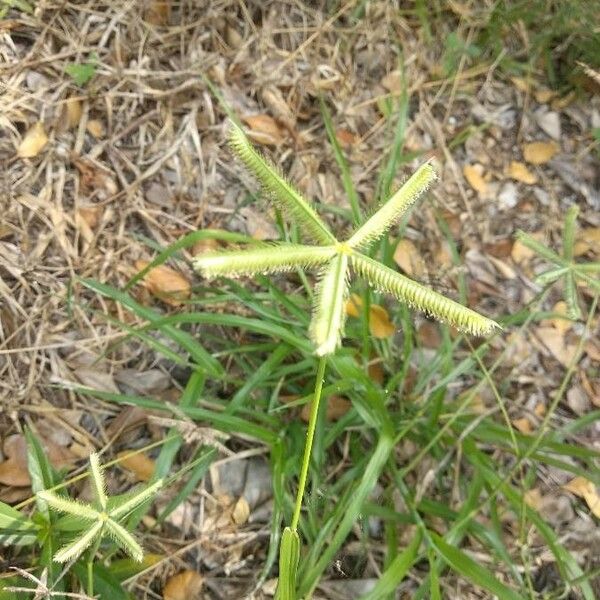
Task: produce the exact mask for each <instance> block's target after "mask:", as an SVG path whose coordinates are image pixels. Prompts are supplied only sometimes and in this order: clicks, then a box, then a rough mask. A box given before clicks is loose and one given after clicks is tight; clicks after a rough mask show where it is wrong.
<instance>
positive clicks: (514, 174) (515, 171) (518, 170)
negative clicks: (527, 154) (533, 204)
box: [508, 160, 538, 185]
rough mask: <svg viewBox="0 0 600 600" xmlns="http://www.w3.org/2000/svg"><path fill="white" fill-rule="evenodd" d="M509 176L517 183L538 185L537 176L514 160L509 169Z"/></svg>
mask: <svg viewBox="0 0 600 600" xmlns="http://www.w3.org/2000/svg"><path fill="white" fill-rule="evenodd" d="M508 176H509V177H511V178H512V179H515V180H516V181H520V182H522V183H526V184H527V185H533V184H534V183H537V180H538V178H537V175H536V174H535V173H532V172H531V171H530V170H529V169H528V168H527V166H526V165H525V164H524V163H522V162H518V161H516V160H513V161H512V162H511V163H510V166H509V167H508Z"/></svg>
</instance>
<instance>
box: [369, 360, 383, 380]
mask: <svg viewBox="0 0 600 600" xmlns="http://www.w3.org/2000/svg"><path fill="white" fill-rule="evenodd" d="M367 374H368V375H369V377H370V378H371V379H372V380H373V381H374V382H375V383H378V384H379V385H383V380H384V378H385V371H384V370H383V364H382V361H381V359H379V358H375V359H373V360H371V361H369V364H368V366H367Z"/></svg>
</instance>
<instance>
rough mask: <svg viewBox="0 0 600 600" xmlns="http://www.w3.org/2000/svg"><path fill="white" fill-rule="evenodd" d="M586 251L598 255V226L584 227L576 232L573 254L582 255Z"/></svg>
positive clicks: (599, 251)
mask: <svg viewBox="0 0 600 600" xmlns="http://www.w3.org/2000/svg"><path fill="white" fill-rule="evenodd" d="M588 252H592V253H594V254H596V255H600V227H586V228H585V229H580V230H579V231H578V232H577V238H576V240H575V245H574V247H573V254H574V255H575V256H582V255H584V254H587V253H588Z"/></svg>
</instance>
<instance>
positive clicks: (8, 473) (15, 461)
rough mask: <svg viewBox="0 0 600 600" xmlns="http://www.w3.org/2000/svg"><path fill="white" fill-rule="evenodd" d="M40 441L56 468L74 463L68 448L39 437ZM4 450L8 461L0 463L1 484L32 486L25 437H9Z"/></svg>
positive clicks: (18, 435) (19, 435)
mask: <svg viewBox="0 0 600 600" xmlns="http://www.w3.org/2000/svg"><path fill="white" fill-rule="evenodd" d="M38 439H39V441H40V443H41V444H42V447H43V448H44V450H45V451H46V455H47V456H48V460H49V461H50V464H52V466H53V467H54V468H56V469H60V468H62V467H65V466H68V465H70V464H71V463H72V462H73V460H74V458H75V457H74V456H73V454H72V453H71V452H70V451H69V450H68V449H67V448H65V447H63V446H59V445H58V444H55V443H53V442H49V441H48V440H45V439H43V438H41V437H40V436H38ZM2 450H3V453H4V456H6V457H7V459H6V460H5V461H3V462H1V463H0V483H3V484H5V485H10V486H15V487H24V486H29V485H31V479H30V477H29V471H28V470H27V442H26V441H25V436H24V435H21V434H14V435H9V436H8V437H7V438H6V439H5V440H4V445H3V447H2Z"/></svg>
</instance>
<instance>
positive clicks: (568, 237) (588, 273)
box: [517, 204, 600, 320]
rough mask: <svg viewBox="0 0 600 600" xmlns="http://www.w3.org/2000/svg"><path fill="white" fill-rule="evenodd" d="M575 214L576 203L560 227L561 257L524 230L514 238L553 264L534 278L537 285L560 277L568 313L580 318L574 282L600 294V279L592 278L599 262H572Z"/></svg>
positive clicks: (576, 209)
mask: <svg viewBox="0 0 600 600" xmlns="http://www.w3.org/2000/svg"><path fill="white" fill-rule="evenodd" d="M578 215H579V207H578V206H577V205H575V204H574V205H573V206H571V207H570V208H569V209H568V210H567V214H566V216H565V226H564V230H563V250H562V256H560V255H559V254H557V253H556V252H554V251H553V250H550V248H548V247H547V246H544V245H543V244H541V243H540V242H538V240H536V239H535V238H533V237H531V236H530V235H528V234H527V233H525V232H524V231H518V232H517V239H518V240H519V241H520V242H521V243H522V244H523V245H525V246H527V247H528V248H529V249H531V250H533V251H534V252H536V253H537V254H539V255H540V256H541V257H543V258H545V259H546V260H548V261H549V262H551V263H553V266H552V267H551V268H550V269H547V270H546V271H544V272H542V273H540V274H539V275H538V276H537V277H536V278H535V280H536V282H537V283H539V284H540V285H548V284H550V283H554V282H555V281H558V280H559V279H562V280H563V290H564V291H563V294H564V298H565V303H566V305H567V314H568V316H569V317H570V318H571V319H576V320H577V319H581V309H580V308H579V301H578V297H577V281H580V282H582V283H583V284H584V285H587V286H589V287H590V288H592V289H593V290H594V291H596V292H598V293H600V281H599V280H598V279H597V277H595V275H596V274H597V273H600V263H597V262H588V263H578V262H575V257H574V250H575V231H576V226H577V222H576V221H577V216H578Z"/></svg>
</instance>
